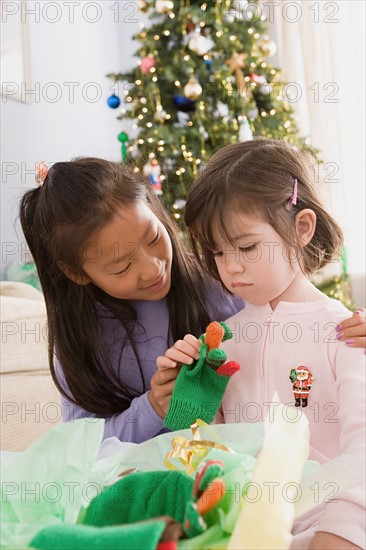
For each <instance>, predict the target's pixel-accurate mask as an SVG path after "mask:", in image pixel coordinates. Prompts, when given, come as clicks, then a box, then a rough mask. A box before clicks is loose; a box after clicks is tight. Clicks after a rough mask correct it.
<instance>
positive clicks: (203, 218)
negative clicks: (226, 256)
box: [191, 196, 258, 254]
mask: <svg viewBox="0 0 366 550" xmlns="http://www.w3.org/2000/svg"><path fill="white" fill-rule="evenodd" d="M211 199H212V197H211ZM257 212H258V207H257V206H256V205H255V202H254V201H248V200H247V199H246V200H244V199H243V197H240V196H236V197H228V196H220V197H218V196H217V197H215V198H214V200H210V201H208V203H206V204H205V207H204V212H201V213H200V214H199V215H198V216H197V217H196V218H195V220H194V221H193V223H192V224H191V232H192V234H193V237H194V239H195V240H196V241H198V243H199V244H200V246H201V248H202V252H203V253H204V254H206V253H207V254H214V253H216V252H219V251H221V248H222V241H224V242H227V243H229V244H230V245H231V246H232V247H235V241H234V240H233V238H232V232H231V231H230V226H231V222H232V221H233V219H235V217H236V216H239V215H243V214H247V215H251V216H253V215H255V214H256V213H257Z"/></svg>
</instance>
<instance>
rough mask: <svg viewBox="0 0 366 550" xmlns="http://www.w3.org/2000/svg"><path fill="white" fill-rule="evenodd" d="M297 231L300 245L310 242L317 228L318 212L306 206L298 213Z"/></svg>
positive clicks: (296, 219) (296, 220)
mask: <svg viewBox="0 0 366 550" xmlns="http://www.w3.org/2000/svg"><path fill="white" fill-rule="evenodd" d="M295 225H296V233H297V236H298V238H299V242H300V246H306V245H307V244H309V242H310V241H311V239H312V238H313V235H314V233H315V228H316V214H315V212H314V210H311V209H310V208H304V210H300V212H298V213H297V214H296V218H295Z"/></svg>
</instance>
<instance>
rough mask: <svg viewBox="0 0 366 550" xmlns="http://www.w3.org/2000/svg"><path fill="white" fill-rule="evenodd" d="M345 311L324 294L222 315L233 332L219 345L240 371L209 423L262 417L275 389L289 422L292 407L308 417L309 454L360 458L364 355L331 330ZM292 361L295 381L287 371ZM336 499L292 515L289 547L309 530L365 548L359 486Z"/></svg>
mask: <svg viewBox="0 0 366 550" xmlns="http://www.w3.org/2000/svg"><path fill="white" fill-rule="evenodd" d="M348 315H349V311H348V310H347V309H346V308H345V307H344V306H343V305H342V304H341V303H339V302H338V301H337V300H332V299H329V298H325V299H324V300H321V301H317V302H305V303H289V302H280V303H279V304H278V305H277V307H276V308H275V310H274V311H273V310H272V308H271V306H270V305H269V304H267V305H264V306H253V305H251V304H247V305H246V307H245V309H244V310H242V311H240V312H239V313H237V314H235V315H234V316H233V317H230V318H229V319H228V320H227V321H226V322H227V324H228V326H229V327H230V329H231V330H232V332H233V338H232V339H231V340H229V341H227V342H225V343H224V344H223V346H222V347H223V349H224V350H225V351H226V353H227V355H228V359H229V360H230V361H237V362H238V363H239V364H240V365H241V370H240V371H239V372H237V373H236V374H235V375H234V376H233V377H232V378H231V380H230V382H229V384H228V387H227V390H226V393H225V395H224V399H223V401H222V404H221V408H220V410H219V412H218V414H217V416H216V418H215V422H216V423H235V422H262V421H263V420H264V418H265V417H266V415H267V413H268V412H269V408H270V403H271V401H272V398H273V395H274V392H275V391H276V392H277V393H278V396H279V398H280V401H281V402H282V403H284V404H288V409H286V410H288V415H289V421H294V419H295V418H296V415H297V414H305V415H306V416H307V418H308V420H309V425H310V456H309V459H312V460H317V461H319V462H320V463H324V462H326V461H328V460H329V459H332V458H334V457H336V456H339V455H342V454H352V455H354V456H355V457H357V460H364V457H365V354H364V350H363V349H356V348H350V347H349V346H347V345H346V344H345V343H342V342H339V341H338V340H337V339H336V331H335V327H336V325H337V324H338V323H340V322H341V321H342V320H343V319H344V318H345V317H346V316H348ZM298 367H302V369H300V370H302V372H301V373H300V375H299V379H300V381H299V379H298V378H295V377H294V376H295V370H296V369H297V368H298ZM304 367H305V369H304ZM307 371H309V374H307ZM301 379H302V380H301ZM304 379H305V380H304ZM296 382H297V384H296ZM299 388H300V391H299ZM296 398H297V403H298V406H297V407H295V402H296ZM283 452H284V453H285V452H286V449H283ZM269 481H270V480H269ZM334 481H335V483H336V480H334ZM329 490H331V488H330V489H329ZM337 499H338V502H329V503H326V504H325V505H322V506H319V507H318V508H316V509H315V510H313V511H312V512H310V513H309V514H307V515H304V516H302V517H301V518H299V520H297V521H295V525H294V530H293V535H294V539H293V544H292V548H293V549H295V548H296V549H300V548H302V549H305V548H307V546H308V544H309V542H310V540H311V538H312V536H313V535H314V532H315V531H326V532H329V533H333V534H335V535H338V536H340V537H343V538H344V539H346V540H349V541H350V542H352V543H353V544H355V545H357V546H359V547H360V548H365V546H366V544H365V492H364V489H362V488H361V487H357V488H355V489H351V490H348V491H345V492H343V493H342V494H340V495H338V496H337Z"/></svg>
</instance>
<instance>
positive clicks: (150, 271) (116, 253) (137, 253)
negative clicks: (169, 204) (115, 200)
mask: <svg viewBox="0 0 366 550" xmlns="http://www.w3.org/2000/svg"><path fill="white" fill-rule="evenodd" d="M172 256H173V252H172V243H171V240H170V237H169V235H168V232H167V230H166V229H165V227H164V225H163V224H162V223H161V222H160V220H159V219H158V218H157V217H156V216H155V214H154V213H153V212H152V210H150V208H149V207H148V205H146V204H145V203H143V202H137V203H134V204H131V205H130V206H127V207H121V208H120V209H119V210H118V212H117V213H116V214H115V215H114V217H113V218H112V220H111V221H110V222H109V223H108V224H106V225H105V226H104V227H103V228H102V229H101V230H99V231H98V232H97V233H95V234H94V235H91V236H90V238H89V239H88V242H87V243H85V246H84V248H83V265H82V268H83V271H84V273H85V276H86V277H85V280H84V283H88V282H92V283H93V284H94V285H96V286H98V287H99V288H101V289H102V290H103V291H104V292H106V293H107V294H109V295H110V296H113V297H114V298H119V299H124V300H160V299H162V298H164V297H165V296H166V295H167V293H168V292H169V289H170V285H171V266H172Z"/></svg>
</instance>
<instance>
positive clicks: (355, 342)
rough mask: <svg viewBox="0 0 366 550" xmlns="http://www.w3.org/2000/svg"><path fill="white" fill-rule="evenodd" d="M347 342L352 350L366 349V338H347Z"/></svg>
mask: <svg viewBox="0 0 366 550" xmlns="http://www.w3.org/2000/svg"><path fill="white" fill-rule="evenodd" d="M345 342H346V344H347V346H350V347H351V348H366V336H360V337H358V338H347V340H345ZM365 353H366V350H365Z"/></svg>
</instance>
